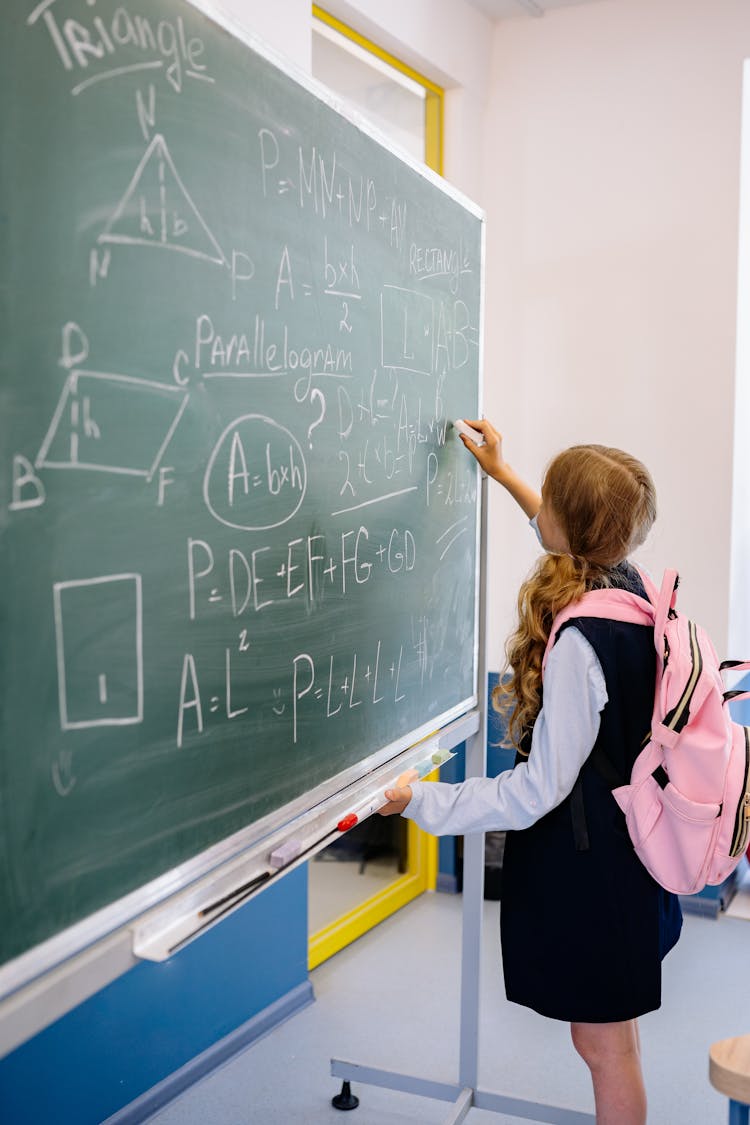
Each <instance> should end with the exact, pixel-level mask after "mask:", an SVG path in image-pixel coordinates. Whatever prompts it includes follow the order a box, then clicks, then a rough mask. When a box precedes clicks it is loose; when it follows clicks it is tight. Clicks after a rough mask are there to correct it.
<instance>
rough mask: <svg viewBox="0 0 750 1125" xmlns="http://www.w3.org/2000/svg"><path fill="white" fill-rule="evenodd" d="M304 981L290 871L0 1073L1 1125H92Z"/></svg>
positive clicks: (6, 1062) (298, 877)
mask: <svg viewBox="0 0 750 1125" xmlns="http://www.w3.org/2000/svg"><path fill="white" fill-rule="evenodd" d="M306 980H307V870H306V868H305V867H300V868H298V869H297V870H296V871H293V872H291V873H290V874H289V875H287V876H286V877H285V878H284V879H282V880H280V882H279V883H277V884H276V885H274V886H271V887H269V888H268V889H267V890H265V891H263V892H262V894H260V895H258V897H257V898H255V899H253V900H252V901H251V902H249V903H247V905H246V906H244V907H241V908H240V909H239V910H237V911H235V913H234V914H231V915H229V916H228V917H227V918H226V919H224V920H223V921H222V922H221V923H220V924H219V925H217V926H215V927H214V928H213V929H212V930H209V931H208V932H207V933H205V934H204V935H203V936H202V937H201V938H199V939H197V940H196V941H194V942H193V943H192V944H190V945H188V946H187V947H186V948H185V949H183V950H182V951H181V952H180V953H178V954H176V955H175V956H174V957H172V958H171V959H170V960H169V961H167V962H165V963H162V964H153V963H151V962H144V963H143V964H141V965H138V966H137V967H136V968H134V969H132V970H131V971H130V972H129V973H126V974H125V975H124V976H122V977H119V978H118V979H117V980H116V981H113V982H112V984H110V985H109V986H108V987H107V988H105V989H103V990H102V991H101V992H99V993H97V994H96V995H95V996H92V997H91V998H90V999H89V1000H87V1001H85V1003H83V1004H81V1005H80V1006H79V1007H78V1008H76V1009H74V1010H73V1011H72V1012H69V1013H68V1014H67V1015H66V1016H63V1018H62V1019H60V1020H58V1021H57V1022H56V1023H54V1024H52V1025H51V1026H50V1027H48V1028H46V1029H45V1030H44V1031H43V1032H41V1033H40V1034H39V1035H37V1036H36V1037H35V1038H34V1039H32V1040H30V1041H29V1042H28V1043H25V1044H23V1045H22V1046H21V1047H19V1048H18V1049H17V1050H15V1051H14V1052H13V1053H12V1054H10V1055H8V1056H7V1057H6V1058H5V1059H3V1060H2V1061H0V1120H2V1122H3V1125H47V1123H49V1125H98V1123H99V1122H101V1121H103V1120H104V1119H105V1118H107V1117H109V1116H110V1115H111V1114H113V1113H115V1112H116V1111H117V1110H118V1109H120V1108H122V1107H123V1106H125V1105H127V1104H128V1103H129V1102H131V1101H133V1100H135V1099H136V1098H137V1097H139V1096H140V1095H141V1094H143V1093H144V1092H145V1091H147V1090H149V1089H150V1088H151V1087H152V1086H155V1085H156V1084H157V1083H159V1082H161V1081H162V1080H163V1079H165V1078H166V1077H167V1076H168V1075H170V1074H171V1073H172V1072H173V1071H176V1070H178V1069H179V1068H180V1067H182V1066H184V1065H185V1064H186V1063H188V1062H190V1061H191V1060H192V1059H193V1058H195V1056H196V1055H199V1054H201V1052H203V1051H205V1050H207V1049H208V1048H209V1047H211V1046H213V1045H214V1044H215V1043H216V1042H217V1041H218V1040H220V1039H222V1038H223V1037H224V1036H226V1035H229V1034H230V1033H231V1032H233V1031H235V1030H236V1029H237V1028H239V1027H241V1026H242V1025H243V1024H245V1023H247V1021H248V1020H250V1019H252V1017H253V1016H255V1015H256V1014H257V1013H258V1012H261V1011H262V1010H263V1009H264V1008H267V1007H268V1006H269V1005H270V1004H273V1003H274V1001H276V1000H278V999H279V998H280V997H282V996H284V995H285V994H286V993H288V992H290V991H291V990H292V989H294V988H296V987H298V986H299V985H300V984H301V983H303V982H304V981H306Z"/></svg>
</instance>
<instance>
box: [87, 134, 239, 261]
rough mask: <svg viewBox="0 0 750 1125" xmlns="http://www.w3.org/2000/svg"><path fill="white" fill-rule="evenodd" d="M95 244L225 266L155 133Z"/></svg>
mask: <svg viewBox="0 0 750 1125" xmlns="http://www.w3.org/2000/svg"><path fill="white" fill-rule="evenodd" d="M97 241H98V242H108V243H111V242H114V243H120V244H124V245H131V246H160V247H162V248H163V249H165V250H178V251H180V252H181V253H183V254H190V255H191V256H192V257H194V258H203V259H205V260H207V261H209V262H216V263H218V264H219V265H222V266H226V265H227V264H228V263H227V259H226V256H225V254H224V251H223V250H222V249H221V247H220V246H219V244H218V242H217V241H216V239H215V238H214V236H213V235H212V234H211V231H210V230H209V228H208V226H207V224H206V223H205V221H204V220H203V218H202V216H201V214H200V212H199V210H198V208H197V207H196V206H195V204H194V203H193V201H192V199H191V198H190V194H189V192H188V190H187V188H186V187H185V185H184V183H183V182H182V180H181V179H180V175H179V172H178V171H177V169H176V168H175V165H174V161H173V160H172V157H171V154H170V152H169V149H168V148H167V144H166V141H165V140H164V138H163V137H162V136H161V134H159V133H156V134H155V136H154V137H153V139H152V140H151V142H150V144H149V146H148V148H147V149H146V151H145V153H144V154H143V156H142V157H141V160H140V163H139V164H138V167H137V168H136V170H135V173H134V175H133V178H132V179H131V181H130V183H129V184H128V186H127V189H126V191H125V194H124V195H123V197H122V199H121V200H120V202H119V203H118V204H117V207H116V208H115V210H114V213H113V214H112V216H111V218H110V220H109V222H108V223H107V225H106V227H105V228H104V230H103V231H102V233H101V234H100V235H99V238H98V240H97Z"/></svg>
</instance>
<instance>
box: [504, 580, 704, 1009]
mask: <svg viewBox="0 0 750 1125" xmlns="http://www.w3.org/2000/svg"><path fill="white" fill-rule="evenodd" d="M615 584H616V585H618V586H621V587H625V588H627V589H632V590H634V592H636V593H639V594H641V596H645V594H644V591H643V588H642V586H641V584H640V579H639V578H638V575H637V573H636V572H635V570H634V569H633V568H632V567H629V566H627V565H623V566H622V567H619V568H617V578H616V582H615ZM573 625H574V626H575V627H576V628H577V629H580V631H581V632H582V633H583V635H584V636H585V637H586V639H587V640H588V641H589V642H590V644H591V645H592V647H593V648H594V651H595V652H596V654H597V656H598V658H599V661H600V663H601V666H602V670H603V672H604V678H605V682H606V686H607V695H608V702H607V703H606V705H605V707H604V710H603V711H602V715H601V726H600V729H599V735H598V737H597V741H596V747H597V748H599V749H601V750H602V751H603V752H604V753H605V754H606V757H607V759H608V761H609V763H610V764H611V765H612V766H614V768H615V770H616V771H617V775H618V776H619V777H621V778H622V780H623V783H624V782H625V781H626V780H627V779H628V778H629V776H630V771H631V769H632V765H633V762H634V760H635V758H636V757H637V755H638V753H639V751H640V748H641V743H642V741H643V738H644V736H645V735H646V734H647V732H648V730H649V725H650V721H651V712H652V708H653V698H654V675H655V659H656V653H655V650H654V642H653V629H652V628H651V627H650V626H645V625H633V624H630V623H626V622H619V621H609V620H602V619H597V618H590V617H589V618H585V617H583V618H574V619H573V620H571V621H570V622H568V623H567V624H566V626H564V627H570V626H573ZM578 782H579V783H580V784H579V783H577V784H576V786H574V788H573V792H572V794H571V795H570V796H569V797H567V798H566V799H565V800H564V801H563V802H562V803H561V804H560V805H559V806H558V807H557V808H555V809H553V810H552V811H551V812H550V813H548V814H547V815H546V816H544V817H542V818H541V819H540V820H538V821H537V822H536V824H533V825H532V826H531V827H530V828H527V829H524V830H523V831H516V832H509V833H508V837H507V840H506V845H505V855H504V857H503V881H502V894H501V910H500V930H501V944H502V953H503V973H504V976H505V990H506V994H507V997H508V999H509V1000H512V1001H514V1002H515V1003H518V1004H523V1005H525V1006H526V1007H529V1008H533V1009H534V1010H535V1011H537V1012H540V1013H541V1014H542V1015H544V1016H549V1017H551V1018H552V1019H559V1020H566V1021H570V1022H582V1023H611V1022H618V1021H621V1020H629V1019H633V1018H635V1017H636V1016H640V1015H643V1014H644V1013H645V1012H650V1011H653V1010H654V1009H655V1008H658V1007H659V1006H660V1004H661V962H662V958H663V957H664V956H665V955H666V954H667V953H668V951H669V950H670V949H671V948H672V947H673V946H674V945H675V943H676V942H677V939H678V938H679V936H680V929H681V926H682V913H681V911H680V905H679V900H678V898H677V896H676V895H672V894H670V893H669V892H668V891H665V890H663V889H662V888H661V887H660V886H659V885H658V884H657V883H656V882H655V881H654V880H653V879H652V878H651V876H650V875H649V873H648V872H647V871H646V869H645V867H644V866H643V865H642V863H641V862H640V860H639V859H638V857H637V856H636V854H635V851H634V850H633V845H632V844H631V842H630V837H629V836H628V832H627V829H626V827H625V817H624V814H623V813H622V811H621V810H620V808H619V806H618V805H617V802H616V801H615V799H614V797H613V796H612V793H611V786H610V785H609V784H608V782H607V781H605V779H604V777H603V776H602V774H601V772H600V771H599V770H598V769H597V767H596V766H595V765H594V763H593V762H592V761H591V758H589V759H588V760H587V761H586V762H585V763H584V765H583V766H582V768H581V772H580V774H579V779H578Z"/></svg>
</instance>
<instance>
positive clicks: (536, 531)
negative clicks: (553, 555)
mask: <svg viewBox="0 0 750 1125" xmlns="http://www.w3.org/2000/svg"><path fill="white" fill-rule="evenodd" d="M538 520H539V513H538V512H537V514H536V515H535V516H533V517H532V518H531V519H530V520H529V523H530V524H531V527H532V528H533V529H534V534H535V535H536V537H537V539H538V540H539V545H540V547H541V548H542V549H543V550H545V551H546V550H548V548H547V546H546V544H545V542H544V540H543V539H542V533H541V531H540V530H539V523H538Z"/></svg>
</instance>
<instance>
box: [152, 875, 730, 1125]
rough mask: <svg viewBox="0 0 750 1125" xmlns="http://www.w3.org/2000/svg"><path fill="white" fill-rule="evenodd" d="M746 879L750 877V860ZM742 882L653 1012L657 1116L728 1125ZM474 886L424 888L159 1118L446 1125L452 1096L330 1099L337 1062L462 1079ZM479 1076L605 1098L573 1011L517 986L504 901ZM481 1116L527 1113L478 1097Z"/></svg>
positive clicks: (695, 937)
mask: <svg viewBox="0 0 750 1125" xmlns="http://www.w3.org/2000/svg"><path fill="white" fill-rule="evenodd" d="M744 881H746V882H748V883H750V878H748V877H747V872H745V876H744ZM746 895H748V897H750V888H748V890H746V889H745V887H744V886H743V888H742V891H741V892H740V895H739V896H735V902H734V903H733V904H732V906H733V907H734V912H732V911H730V912H727V913H725V914H723V915H721V916H720V917H719V918H706V917H702V916H699V915H686V918H685V927H684V931H683V936H682V938H681V940H680V941H679V942H678V944H677V946H676V948H675V949H674V950H673V951H672V952H671V953H670V954H669V956H668V957H667V959H666V961H665V964H664V989H663V1004H662V1008H661V1010H660V1011H658V1012H652V1013H650V1014H649V1015H647V1016H644V1017H643V1018H642V1019H641V1020H640V1021H639V1022H640V1027H641V1038H642V1043H643V1049H644V1069H645V1073H646V1084H647V1088H648V1095H649V1107H650V1111H649V1125H725V1122H726V1120H727V1102H726V1099H725V1098H723V1097H721V1096H720V1095H719V1094H718V1093H717V1092H716V1091H715V1090H713V1088H712V1087H711V1085H710V1084H709V1081H708V1050H709V1047H710V1045H711V1043H713V1042H714V1041H715V1040H717V1039H723V1038H726V1037H728V1036H733V1035H740V1034H743V1033H746V1032H748V1031H750V1003H749V1001H750V927H748V926H747V925H746V924H745V922H744V921H743V920H742V918H744V917H746V915H744V914H743V915H742V917H740V916H739V915H737V913H736V912H737V910H738V909H741V908H742V904H743V902H745V896H746ZM461 907H462V900H461V898H460V896H455V897H454V896H449V895H441V894H437V895H436V894H428V895H423V896H422V897H421V898H419V899H417V900H416V901H415V902H413V903H411V904H410V905H409V906H408V907H406V908H405V909H403V910H401V911H399V913H398V914H396V915H394V916H393V917H392V918H389V919H387V920H386V921H385V922H383V923H382V924H381V925H379V926H377V927H376V928H375V929H374V930H372V931H371V932H370V933H368V934H366V935H365V936H364V937H362V938H360V939H359V941H356V942H355V943H354V944H353V945H351V946H349V947H348V948H347V949H344V950H342V952H341V953H338V954H337V955H336V956H335V957H332V958H331V959H330V960H329V961H327V962H326V963H325V964H323V965H321V966H320V967H319V968H317V969H315V970H314V972H313V973H312V974H311V979H312V982H313V987H314V989H315V995H316V1002H315V1003H314V1004H312V1005H311V1006H310V1007H308V1008H306V1009H305V1010H304V1011H302V1012H300V1013H299V1014H298V1015H297V1016H295V1017H294V1018H292V1019H290V1020H289V1021H287V1023H285V1024H283V1025H282V1026H280V1027H277V1028H275V1029H274V1030H273V1031H272V1032H271V1033H270V1034H268V1035H267V1036H266V1037H265V1038H264V1039H263V1040H261V1041H260V1042H257V1043H255V1044H254V1045H253V1046H252V1047H250V1048H248V1049H247V1050H246V1051H244V1052H242V1053H241V1054H239V1055H237V1056H235V1057H234V1058H233V1059H231V1060H230V1061H229V1062H227V1063H226V1064H225V1065H224V1066H222V1067H221V1068H219V1069H218V1070H216V1071H214V1072H213V1073H212V1074H210V1075H209V1076H208V1077H207V1078H205V1079H204V1080H203V1081H202V1082H199V1083H197V1084H196V1085H194V1086H193V1087H191V1088H190V1089H189V1090H188V1091H187V1092H186V1093H185V1094H183V1095H182V1097H180V1098H178V1099H176V1100H175V1101H174V1102H172V1103H171V1104H170V1105H169V1106H168V1107H166V1108H165V1109H163V1110H162V1111H161V1112H159V1113H158V1114H156V1115H154V1116H153V1117H152V1118H151V1121H150V1125H246V1123H250V1125H298V1123H299V1125H419V1123H424V1125H428V1123H431V1125H434V1123H437V1122H440V1121H443V1120H444V1119H445V1116H446V1113H447V1107H446V1106H445V1105H444V1104H442V1103H440V1102H435V1101H432V1100H429V1099H426V1098H420V1097H416V1096H414V1095H410V1094H398V1093H394V1092H393V1091H390V1090H385V1089H377V1088H374V1087H367V1086H363V1085H361V1084H360V1085H357V1084H356V1083H355V1084H354V1090H355V1093H357V1094H358V1095H359V1097H360V1099H361V1104H360V1106H359V1108H358V1109H357V1110H356V1112H355V1113H354V1114H353V1116H352V1117H351V1119H350V1118H349V1117H345V1118H343V1119H342V1116H341V1113H340V1112H339V1111H337V1110H335V1109H333V1108H332V1107H331V1097H332V1096H333V1094H335V1093H336V1092H337V1091H338V1090H339V1089H340V1086H341V1083H340V1082H339V1081H336V1080H334V1079H332V1078H331V1077H330V1059H331V1058H332V1057H334V1058H341V1059H347V1060H351V1061H354V1062H359V1063H362V1064H365V1065H371V1066H376V1067H385V1068H388V1069H393V1070H397V1071H402V1072H406V1073H409V1074H413V1075H416V1076H418V1077H422V1078H433V1079H438V1080H440V1081H455V1079H456V1076H457V1057H458V1037H459V1019H458V1014H459V1010H460V1008H459V997H460V969H461ZM481 996H482V1000H481V1012H480V1068H479V1078H480V1086H481V1087H482V1088H485V1089H489V1090H497V1091H502V1092H504V1093H506V1094H511V1095H514V1096H516V1097H520V1098H526V1099H529V1100H532V1101H538V1102H548V1103H550V1104H553V1105H563V1106H571V1107H575V1108H578V1109H582V1110H587V1111H589V1112H590V1111H591V1107H592V1097H591V1090H590V1085H589V1080H588V1075H587V1073H586V1070H585V1067H584V1066H583V1063H582V1062H581V1061H580V1059H579V1058H578V1057H577V1056H576V1055H575V1053H574V1051H573V1049H572V1046H571V1044H570V1038H569V1032H568V1028H567V1026H566V1025H565V1024H561V1023H557V1022H555V1021H552V1020H545V1019H543V1018H542V1017H540V1016H537V1015H536V1014H535V1013H533V1012H530V1011H528V1010H527V1009H525V1008H519V1007H518V1006H517V1005H514V1004H509V1003H508V1002H507V1001H506V1000H505V997H504V991H503V983H502V970H501V964H500V954H499V941H498V904H497V903H489V902H488V903H485V904H484V944H483V957H482V966H481ZM466 1122H467V1125H500V1123H501V1122H503V1123H505V1125H520V1120H519V1119H517V1118H511V1117H501V1116H500V1115H496V1114H491V1113H488V1112H486V1111H482V1110H477V1109H472V1110H470V1111H469V1114H468V1116H467V1118H466Z"/></svg>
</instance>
